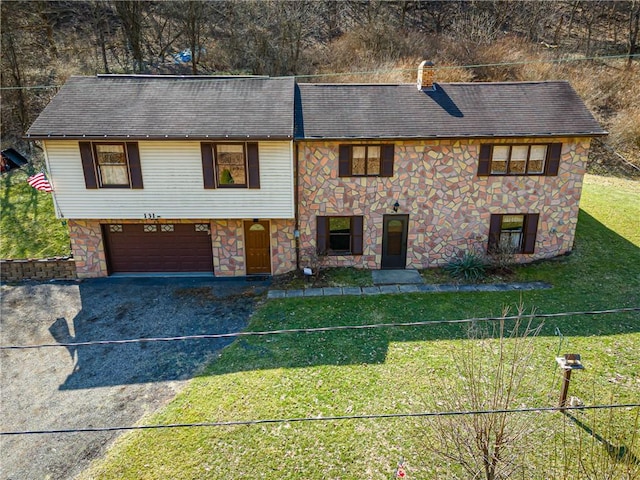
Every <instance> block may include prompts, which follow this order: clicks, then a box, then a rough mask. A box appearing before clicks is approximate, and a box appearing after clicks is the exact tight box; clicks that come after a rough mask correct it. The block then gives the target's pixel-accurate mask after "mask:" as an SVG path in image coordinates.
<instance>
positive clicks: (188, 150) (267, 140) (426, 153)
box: [27, 65, 606, 277]
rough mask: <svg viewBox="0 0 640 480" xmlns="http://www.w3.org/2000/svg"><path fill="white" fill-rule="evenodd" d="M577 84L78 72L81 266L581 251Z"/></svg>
mask: <svg viewBox="0 0 640 480" xmlns="http://www.w3.org/2000/svg"><path fill="white" fill-rule="evenodd" d="M604 134H606V132H605V131H604V130H603V129H602V128H601V127H600V126H599V124H598V123H597V122H596V121H595V120H594V118H593V117H592V116H591V114H590V113H589V111H588V110H587V109H586V107H585V106H584V104H583V102H582V101H581V100H580V98H579V97H578V95H577V94H576V93H575V91H574V90H573V89H572V88H571V86H570V85H569V84H568V83H566V82H562V81H551V82H510V83H458V84H454V83H452V84H435V83H433V82H432V70H431V69H429V67H428V66H427V67H426V68H425V66H424V65H423V66H421V68H420V71H419V78H418V85H417V86H416V84H394V85H389V84H296V83H295V81H294V80H293V79H291V78H262V77H247V78H238V77H230V78H229V77H227V78H220V77H218V78H216V77H152V76H113V75H109V76H98V77H95V78H87V77H73V78H72V79H70V80H69V82H67V84H66V85H65V86H64V87H62V89H61V90H60V92H59V93H58V94H57V95H56V97H55V98H54V99H53V100H52V102H51V103H50V104H49V105H48V106H47V108H46V109H45V110H44V111H43V113H42V114H41V115H40V117H39V118H38V119H37V120H36V121H35V122H34V124H33V125H32V127H31V128H30V129H29V131H28V134H27V137H28V138H31V139H38V140H41V141H42V144H43V146H44V150H45V153H46V160H47V167H48V170H49V173H50V177H51V181H52V183H53V187H54V198H55V205H56V211H57V214H58V216H60V217H61V218H62V217H64V218H66V219H67V221H68V223H69V228H70V234H71V242H72V248H73V254H74V258H75V259H76V264H77V271H78V275H79V276H80V277H95V276H105V275H108V274H113V273H140V272H190V273H193V272H206V273H208V274H213V275H216V276H242V275H251V274H279V273H285V272H288V271H291V270H294V269H296V268H300V267H304V266H306V265H305V262H306V260H307V259H306V258H305V254H306V253H305V252H307V253H308V252H309V251H315V252H318V253H319V254H321V255H326V257H325V263H327V264H329V265H351V266H356V267H364V268H405V267H411V268H427V267H432V266H437V265H442V264H444V263H446V262H448V261H449V260H450V259H451V258H453V257H454V256H455V255H458V254H459V253H460V252H461V251H470V250H471V251H486V250H487V249H488V248H492V247H493V246H496V245H508V246H510V247H511V248H512V249H513V250H514V252H515V253H516V259H517V260H518V261H529V260H533V259H539V258H549V257H553V256H557V255H561V254H563V253H566V252H568V251H570V250H571V248H572V245H573V240H574V235H575V228H576V223H577V218H578V206H579V200H580V193H581V187H582V178H583V175H584V171H585V165H586V159H587V154H588V150H589V143H590V140H591V138H592V137H594V136H598V135H604Z"/></svg>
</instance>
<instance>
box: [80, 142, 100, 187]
mask: <svg viewBox="0 0 640 480" xmlns="http://www.w3.org/2000/svg"><path fill="white" fill-rule="evenodd" d="M79 144H80V158H81V159H82V172H83V173H84V184H85V185H86V187H87V188H98V180H97V178H96V166H95V164H94V163H93V151H92V150H91V142H79Z"/></svg>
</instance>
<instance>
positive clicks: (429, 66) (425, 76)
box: [418, 60, 435, 90]
mask: <svg viewBox="0 0 640 480" xmlns="http://www.w3.org/2000/svg"><path fill="white" fill-rule="evenodd" d="M434 77H435V71H434V68H433V62H430V61H428V60H424V61H423V62H422V63H421V64H420V66H419V67H418V90H435V89H434V86H433V79H434Z"/></svg>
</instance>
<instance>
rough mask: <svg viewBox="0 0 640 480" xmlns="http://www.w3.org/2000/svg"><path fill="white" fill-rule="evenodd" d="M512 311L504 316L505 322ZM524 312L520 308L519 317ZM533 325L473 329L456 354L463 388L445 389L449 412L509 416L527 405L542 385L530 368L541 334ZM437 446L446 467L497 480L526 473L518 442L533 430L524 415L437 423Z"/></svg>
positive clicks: (440, 419) (439, 420)
mask: <svg viewBox="0 0 640 480" xmlns="http://www.w3.org/2000/svg"><path fill="white" fill-rule="evenodd" d="M508 312H509V310H508V309H505V310H504V311H503V317H506V316H507V315H508ZM523 312H524V308H523V306H522V305H520V306H519V307H518V316H521V315H522V314H523ZM531 322H532V320H529V322H528V323H525V322H524V321H522V320H521V319H517V320H515V321H514V323H513V325H512V326H511V328H510V329H509V328H508V327H507V325H506V321H505V320H502V321H500V322H499V323H498V325H497V330H496V331H494V332H487V331H483V330H482V329H481V328H480V327H479V326H477V325H476V326H473V327H472V328H471V329H470V331H469V341H468V342H466V346H464V347H461V348H460V349H459V350H456V351H455V352H452V354H451V357H450V358H451V359H452V361H453V362H454V364H455V366H456V369H457V373H458V378H457V379H456V380H460V379H461V380H462V386H461V387H460V388H456V387H455V386H454V385H451V384H446V385H442V386H441V387H442V391H444V392H447V394H446V396H445V397H444V398H443V399H442V401H441V402H439V403H441V404H442V405H441V408H442V407H444V409H445V410H451V411H456V410H458V411H459V410H474V411H477V410H508V409H513V408H516V407H519V406H521V405H523V404H527V403H528V401H529V400H531V397H530V395H531V393H530V392H531V388H532V386H533V385H535V384H536V381H537V380H538V378H537V375H536V373H535V371H534V370H531V369H530V368H529V367H530V363H531V360H532V355H533V352H534V348H533V342H534V340H535V338H536V337H537V335H538V334H539V332H540V329H541V328H542V325H538V326H534V325H533V324H532V323H531ZM433 427H434V431H435V436H436V441H434V442H432V445H431V446H430V449H431V450H432V451H434V452H435V453H436V454H438V455H439V456H441V457H443V458H445V459H446V460H448V461H454V462H456V463H458V464H459V465H460V466H461V467H462V468H463V469H464V470H465V472H467V473H468V474H469V478H481V477H482V478H485V479H486V480H499V479H507V478H511V477H510V475H511V474H512V473H513V472H514V471H515V470H517V469H518V468H519V467H522V461H523V459H522V451H521V449H520V448H519V442H520V441H521V440H522V439H523V438H524V437H525V436H526V435H528V434H529V433H531V432H532V431H533V429H534V426H533V425H532V424H531V421H530V418H529V417H528V416H525V415H509V414H507V413H495V414H491V415H480V414H479V415H462V416H445V417H436V420H434V421H433Z"/></svg>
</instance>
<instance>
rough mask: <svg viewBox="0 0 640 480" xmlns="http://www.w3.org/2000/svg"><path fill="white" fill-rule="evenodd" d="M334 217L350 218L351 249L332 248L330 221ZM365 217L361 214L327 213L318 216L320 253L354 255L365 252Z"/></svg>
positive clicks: (318, 245) (317, 232) (317, 236)
mask: <svg viewBox="0 0 640 480" xmlns="http://www.w3.org/2000/svg"><path fill="white" fill-rule="evenodd" d="M332 218H348V219H349V247H350V248H349V250H337V251H336V250H331V249H330V248H329V246H330V242H331V232H330V222H331V219H332ZM363 232H364V217H363V216H361V215H327V216H317V217H316V234H317V235H316V248H317V251H318V254H319V255H328V256H353V255H362V253H363Z"/></svg>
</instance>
